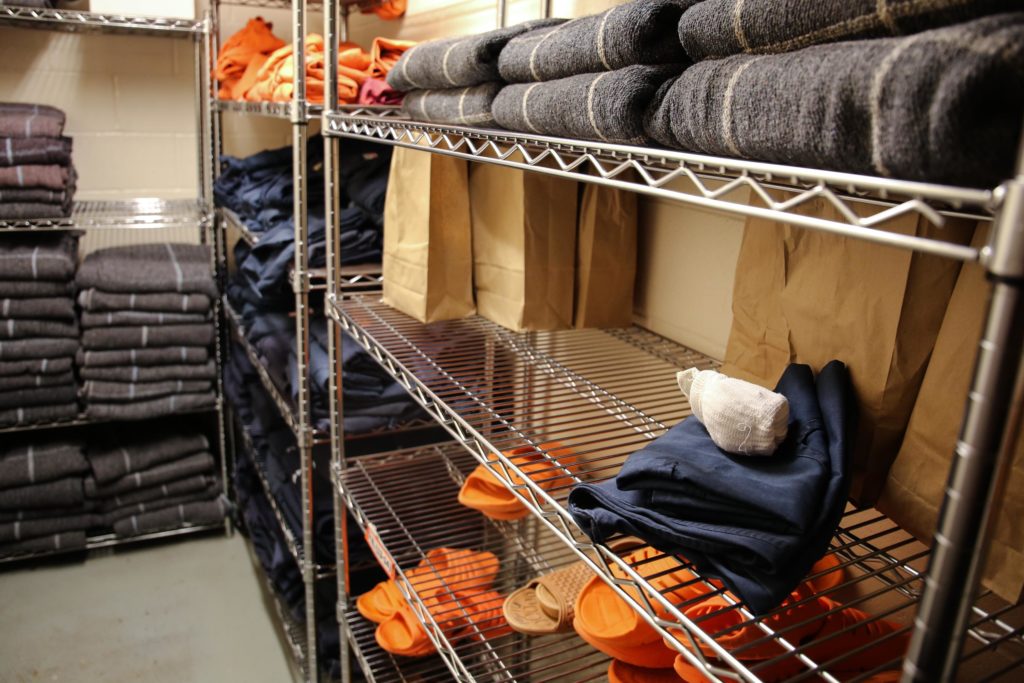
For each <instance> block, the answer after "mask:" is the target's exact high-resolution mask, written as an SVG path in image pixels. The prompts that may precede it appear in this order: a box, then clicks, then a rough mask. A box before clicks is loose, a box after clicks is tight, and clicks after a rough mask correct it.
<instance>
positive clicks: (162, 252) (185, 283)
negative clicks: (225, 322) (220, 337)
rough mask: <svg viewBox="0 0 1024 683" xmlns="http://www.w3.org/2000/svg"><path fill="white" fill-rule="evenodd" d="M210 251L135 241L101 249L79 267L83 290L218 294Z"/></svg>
mask: <svg viewBox="0 0 1024 683" xmlns="http://www.w3.org/2000/svg"><path fill="white" fill-rule="evenodd" d="M210 268H211V262H210V250H209V248H207V247H206V246H204V245H201V244H170V243H163V244H132V245H128V246H121V247H110V248H108V249H99V250H97V251H94V252H92V253H90V254H89V255H87V256H86V257H85V259H84V260H83V261H82V265H81V267H80V268H79V269H78V275H77V276H76V277H75V282H76V283H77V284H78V288H79V289H89V288H97V289H102V290H104V291H107V292H127V293H129V294H130V293H154V292H157V293H159V292H163V293H167V292H173V293H177V294H183V293H188V294H205V295H206V296H208V297H214V296H217V285H216V284H215V283H214V281H213V275H212V274H211V270H210Z"/></svg>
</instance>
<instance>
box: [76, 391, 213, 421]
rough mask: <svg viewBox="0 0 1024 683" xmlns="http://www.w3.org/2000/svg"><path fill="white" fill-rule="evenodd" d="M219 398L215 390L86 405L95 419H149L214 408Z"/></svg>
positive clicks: (89, 414) (91, 417)
mask: <svg viewBox="0 0 1024 683" xmlns="http://www.w3.org/2000/svg"><path fill="white" fill-rule="evenodd" d="M216 404H217V398H216V396H214V394H213V392H212V391H210V392H205V393H201V394H176V395H174V396H166V397H164V398H154V399H149V400H146V401H135V402H134V403H96V402H92V403H89V404H87V405H86V406H85V415H86V417H88V418H90V419H94V420H148V419H149V418H152V417H163V416H165V415H177V414H180V413H192V412H196V411H199V410H207V409H209V408H213V407H214V406H215V405H216Z"/></svg>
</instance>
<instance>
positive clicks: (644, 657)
mask: <svg viewBox="0 0 1024 683" xmlns="http://www.w3.org/2000/svg"><path fill="white" fill-rule="evenodd" d="M572 625H573V626H574V627H575V628H576V635H578V636H579V637H580V638H582V639H583V641H584V642H585V643H587V645H590V646H591V647H592V648H594V649H595V650H598V651H600V652H603V653H604V654H606V655H608V656H609V657H611V658H612V659H617V660H619V661H622V662H625V663H626V664H630V665H632V666H637V667H640V668H643V669H667V668H668V667H670V666H672V661H673V660H674V659H675V656H676V654H677V653H676V651H675V650H672V649H670V648H669V647H668V646H667V645H665V642H664V641H663V640H661V639H660V638H657V639H655V640H652V641H651V642H648V643H644V644H642V645H631V646H621V645H618V644H617V643H616V642H615V641H607V640H603V639H601V638H596V637H595V636H594V635H593V634H592V633H589V632H588V631H587V630H586V629H582V628H580V620H579V617H577V618H576V619H574V620H573V622H572Z"/></svg>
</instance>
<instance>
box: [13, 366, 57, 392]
mask: <svg viewBox="0 0 1024 683" xmlns="http://www.w3.org/2000/svg"><path fill="white" fill-rule="evenodd" d="M74 383H75V375H74V373H73V372H71V371H70V370H68V371H67V372H61V373H58V374H45V375H44V374H42V373H24V374H21V375H0V392H3V391H13V390H15V389H31V388H33V387H35V388H38V387H57V386H60V385H62V384H74Z"/></svg>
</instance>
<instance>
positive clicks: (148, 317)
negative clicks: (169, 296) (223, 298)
mask: <svg viewBox="0 0 1024 683" xmlns="http://www.w3.org/2000/svg"><path fill="white" fill-rule="evenodd" d="M209 319H210V315H209V314H208V313H163V312H156V311H104V312H100V313H93V312H91V311H85V312H83V313H82V317H81V322H82V327H83V328H90V327H114V326H119V325H188V324H196V323H203V322H207V321H209Z"/></svg>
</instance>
